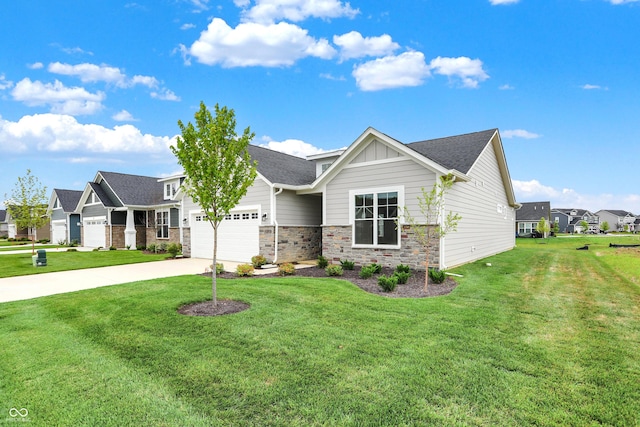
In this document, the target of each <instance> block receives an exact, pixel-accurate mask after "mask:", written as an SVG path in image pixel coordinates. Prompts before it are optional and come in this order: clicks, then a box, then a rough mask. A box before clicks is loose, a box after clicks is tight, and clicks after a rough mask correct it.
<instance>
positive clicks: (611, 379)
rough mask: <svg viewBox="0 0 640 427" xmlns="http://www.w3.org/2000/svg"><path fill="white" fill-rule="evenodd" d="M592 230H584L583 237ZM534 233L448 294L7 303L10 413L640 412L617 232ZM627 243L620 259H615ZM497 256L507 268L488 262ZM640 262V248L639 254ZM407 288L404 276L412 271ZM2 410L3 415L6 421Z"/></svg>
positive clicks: (574, 415)
mask: <svg viewBox="0 0 640 427" xmlns="http://www.w3.org/2000/svg"><path fill="white" fill-rule="evenodd" d="M581 239H582V238H581ZM585 242H590V240H570V241H569V239H552V240H550V241H549V242H548V243H546V244H541V243H540V242H536V241H533V240H531V239H529V240H526V241H524V240H519V241H518V247H517V248H516V249H515V250H513V251H510V252H507V253H504V254H500V255H497V256H494V257H491V258H488V259H485V260H482V261H481V262H478V263H474V264H470V265H466V266H464V267H461V268H458V269H456V270H454V272H455V273H459V274H463V275H464V277H463V278H461V279H460V285H459V286H458V287H457V288H456V289H455V290H454V292H453V293H452V294H450V295H448V296H445V297H438V298H429V299H389V298H384V297H380V296H374V295H370V294H367V293H365V292H363V291H361V290H360V289H359V288H357V287H355V286H353V285H351V284H350V283H347V282H344V281H341V280H337V279H329V278H327V279H308V278H298V277H295V276H294V277H288V278H277V279H266V278H253V279H243V280H219V282H218V293H219V296H220V298H232V299H237V300H242V301H245V302H248V303H250V304H251V309H249V310H247V311H244V312H242V313H238V314H234V315H228V316H222V317H215V318H190V317H184V316H181V315H179V314H177V312H176V308H177V307H179V306H180V305H182V304H184V303H188V302H193V301H201V300H205V299H207V298H209V297H210V284H211V282H210V280H209V279H207V278H204V277H199V276H183V277H178V278H170V279H163V280H154V281H148V282H138V283H132V284H128V285H121V286H112V287H106V288H100V289H94V290H88V291H83V292H79V293H73V294H66V295H56V296H51V297H46V298H40V299H36V300H30V301H21V302H14V303H6V304H2V305H0V378H2V382H1V383H0V413H2V412H4V414H7V413H8V410H9V409H10V408H12V407H15V408H27V409H28V410H29V415H28V417H27V418H28V421H30V424H31V425H104V426H107V425H114V426H116V425H117V426H121V425H167V426H170V425H182V426H190V425H203V426H204V425H233V426H235V425H274V426H281V425H282V426H296V425H297V426H309V425H311V426H314V425H317V426H320V425H322V426H325V425H329V426H363V425H388V426H399V425H407V426H408V425H415V426H423V425H435V426H467V425H471V426H494V425H495V426H514V425H518V426H521V425H536V426H545V425H553V426H557V425H563V426H584V425H615V426H634V425H638V424H640V415H639V414H640V288H639V286H638V285H637V284H636V283H634V282H633V281H632V280H630V278H629V277H628V276H627V275H626V273H625V272H624V271H623V270H621V269H620V268H619V266H617V265H616V264H617V261H614V260H617V259H619V258H616V255H615V252H616V250H612V251H611V253H607V254H605V255H603V254H602V253H601V254H598V252H605V251H607V250H608V249H609V248H607V247H606V246H607V245H608V243H609V241H605V240H602V241H601V240H597V241H596V242H594V243H592V244H593V245H594V247H592V249H590V250H589V251H576V250H575V248H576V247H578V246H581V245H582V244H584V243H585ZM609 255H610V256H609ZM487 262H489V263H491V264H492V266H491V267H488V266H486V263H487ZM623 264H625V266H626V265H627V264H630V265H628V266H627V268H630V269H633V268H636V270H635V271H638V270H637V268H640V257H633V256H632V257H631V258H629V259H627V260H626V261H624V262H623ZM400 286H401V285H400ZM1 417H2V416H1V415H0V419H2V418H1Z"/></svg>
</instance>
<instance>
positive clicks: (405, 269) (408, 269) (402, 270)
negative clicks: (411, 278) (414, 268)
mask: <svg viewBox="0 0 640 427" xmlns="http://www.w3.org/2000/svg"><path fill="white" fill-rule="evenodd" d="M396 273H411V267H409V266H408V265H404V264H398V265H396Z"/></svg>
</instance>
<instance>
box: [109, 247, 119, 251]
mask: <svg viewBox="0 0 640 427" xmlns="http://www.w3.org/2000/svg"><path fill="white" fill-rule="evenodd" d="M109 250H110V251H116V250H118V249H117V248H116V247H115V246H109Z"/></svg>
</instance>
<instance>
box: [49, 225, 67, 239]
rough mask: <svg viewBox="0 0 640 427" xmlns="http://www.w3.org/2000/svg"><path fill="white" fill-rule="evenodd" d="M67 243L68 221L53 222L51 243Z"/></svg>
mask: <svg viewBox="0 0 640 427" xmlns="http://www.w3.org/2000/svg"><path fill="white" fill-rule="evenodd" d="M66 241H67V224H66V221H64V220H62V221H52V222H51V243H56V244H57V243H60V242H66Z"/></svg>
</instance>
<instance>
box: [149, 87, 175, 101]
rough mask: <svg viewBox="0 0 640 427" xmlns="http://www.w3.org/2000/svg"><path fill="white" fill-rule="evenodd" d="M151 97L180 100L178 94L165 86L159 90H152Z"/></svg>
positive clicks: (163, 99)
mask: <svg viewBox="0 0 640 427" xmlns="http://www.w3.org/2000/svg"><path fill="white" fill-rule="evenodd" d="M151 97H152V98H155V99H159V100H161V101H180V97H179V96H178V95H176V94H175V93H173V91H171V90H169V89H165V88H162V89H160V90H159V91H157V92H156V91H154V92H151Z"/></svg>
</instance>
